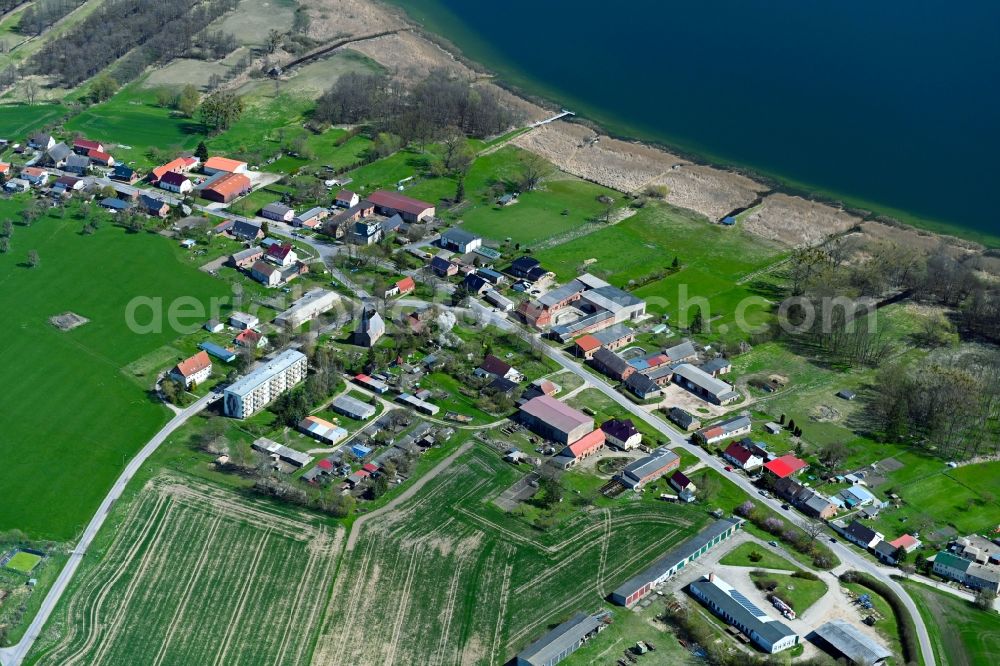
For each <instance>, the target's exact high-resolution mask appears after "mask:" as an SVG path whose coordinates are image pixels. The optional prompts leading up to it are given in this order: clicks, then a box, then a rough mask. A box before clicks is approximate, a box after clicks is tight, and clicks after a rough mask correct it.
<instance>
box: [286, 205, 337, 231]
mask: <svg viewBox="0 0 1000 666" xmlns="http://www.w3.org/2000/svg"><path fill="white" fill-rule="evenodd" d="M329 214H330V211H328V210H327V209H326V208H319V207H316V208H310V209H309V210H307V211H305V212H304V213H299V214H298V215H296V216H295V217H294V218H292V226H295V227H305V228H306V229H315V228H316V227H318V226H319V225H320V223H321V222H322V221H323V220H325V219H326V218H327V216H328V215H329Z"/></svg>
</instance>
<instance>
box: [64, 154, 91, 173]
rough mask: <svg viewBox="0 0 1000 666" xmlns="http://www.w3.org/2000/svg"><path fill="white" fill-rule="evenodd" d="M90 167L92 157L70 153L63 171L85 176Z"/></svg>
mask: <svg viewBox="0 0 1000 666" xmlns="http://www.w3.org/2000/svg"><path fill="white" fill-rule="evenodd" d="M89 168H90V158H89V157H87V156H85V155H70V156H69V157H67V158H66V162H65V163H64V164H63V166H62V169H63V171H67V172H69V173H74V174H76V175H78V176H83V175H85V174H86V173H87V170H88V169H89Z"/></svg>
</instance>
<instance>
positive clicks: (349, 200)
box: [333, 190, 361, 208]
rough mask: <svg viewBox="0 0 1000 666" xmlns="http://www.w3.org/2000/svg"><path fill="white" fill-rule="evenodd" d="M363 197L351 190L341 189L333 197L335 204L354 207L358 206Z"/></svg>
mask: <svg viewBox="0 0 1000 666" xmlns="http://www.w3.org/2000/svg"><path fill="white" fill-rule="evenodd" d="M360 201H361V198H360V197H359V196H358V195H357V194H355V193H354V192H351V191H350V190H341V191H340V192H337V195H336V196H335V197H333V205H335V206H337V207H339V208H352V207H354V206H357V205H358V203H359V202H360Z"/></svg>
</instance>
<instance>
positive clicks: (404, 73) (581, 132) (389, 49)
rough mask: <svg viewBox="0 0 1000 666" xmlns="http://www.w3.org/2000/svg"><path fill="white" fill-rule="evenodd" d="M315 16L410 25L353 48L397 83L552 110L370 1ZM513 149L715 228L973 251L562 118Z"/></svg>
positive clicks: (315, 10) (336, 3) (375, 25)
mask: <svg viewBox="0 0 1000 666" xmlns="http://www.w3.org/2000/svg"><path fill="white" fill-rule="evenodd" d="M304 4H305V6H306V7H307V8H308V10H309V12H310V16H311V17H312V19H313V23H312V29H311V34H310V36H311V37H313V38H315V39H318V40H333V39H334V38H341V39H342V38H344V37H345V36H356V35H364V34H371V33H372V32H376V31H379V30H388V29H401V28H411V29H410V30H406V31H405V32H400V33H398V34H394V35H389V36H386V37H380V38H377V39H372V40H369V41H365V42H361V43H358V44H355V45H352V46H351V47H350V48H352V49H353V50H355V51H358V52H360V53H362V54H364V55H366V56H367V57H369V58H371V59H372V60H374V61H375V62H378V63H379V64H380V65H382V66H383V67H385V68H386V69H387V70H388V71H389V72H391V73H392V75H393V76H394V77H395V78H397V79H399V80H401V81H406V80H409V81H412V80H415V79H418V78H421V77H423V76H424V75H426V73H427V72H429V71H430V70H432V69H435V68H445V69H447V70H449V71H451V72H452V73H453V74H454V75H456V76H461V77H465V78H469V79H470V80H476V81H477V82H478V83H477V85H481V86H488V87H490V88H493V89H494V90H495V91H497V92H498V94H501V95H502V96H503V97H504V98H505V99H507V100H508V101H509V103H511V104H513V105H516V106H518V107H519V108H521V109H523V110H524V112H525V113H526V115H527V117H528V118H529V119H531V120H540V119H542V118H545V117H547V116H548V115H551V112H552V107H550V108H543V106H541V105H539V104H536V103H534V102H532V101H529V100H527V99H524V98H522V97H520V96H518V95H516V94H514V93H513V92H511V91H510V90H508V89H507V88H505V87H503V86H500V85H497V84H496V83H494V82H493V81H492V80H491V79H490V77H489V76H488V75H485V74H484V71H485V70H484V68H483V67H482V66H481V65H479V64H478V63H477V64H474V65H473V66H470V64H467V63H466V61H465V59H464V58H463V57H462V56H461V54H460V53H459V52H458V51H457V49H456V50H455V52H454V53H453V52H452V49H454V48H455V47H454V46H452V45H450V44H449V43H448V42H447V40H446V39H443V38H439V37H438V36H436V35H435V36H428V35H426V34H425V32H424V30H423V29H422V28H421V27H419V26H416V25H415V24H413V23H412V22H410V21H409V20H408V19H407V18H406V17H405V16H404V14H403V13H402V11H401V10H399V9H397V8H395V7H389V6H386V5H384V4H382V3H380V2H378V1H377V0H307V1H306V2H305V3H304ZM514 144H515V145H517V146H519V147H521V148H523V149H525V150H529V151H531V152H534V153H537V154H539V155H541V156H543V157H545V158H546V159H548V160H549V161H551V162H552V163H553V164H555V165H556V166H558V167H559V168H560V169H562V170H563V171H565V172H567V173H570V174H573V175H575V176H578V177H580V178H585V179H587V180H590V181H593V182H596V183H600V184H602V185H605V186H607V187H610V188H612V189H615V190H618V191H620V192H627V193H638V192H641V191H642V190H643V189H644V188H646V187H647V186H649V185H666V186H667V188H668V190H669V194H668V197H667V200H668V202H669V203H671V204H673V205H675V206H678V207H680V208H686V209H689V210H692V211H695V212H696V213H699V214H701V215H704V216H705V217H706V218H707V219H708V221H709V222H712V223H714V222H717V221H719V220H720V219H721V218H722V217H723V216H725V215H727V214H729V213H730V212H731V211H734V210H738V209H742V208H746V207H748V206H751V205H752V206H753V207H752V209H751V210H749V211H748V212H746V213H745V214H744V215H742V216H741V224H742V226H743V227H744V228H745V229H746V231H748V232H750V233H753V234H755V235H758V236H761V237H763V238H766V239H768V240H772V241H776V242H779V243H783V244H785V245H787V246H790V247H804V246H810V245H816V244H818V243H821V242H823V240H824V239H826V238H829V237H830V236H832V235H837V234H842V233H845V232H847V231H848V230H851V229H857V230H859V233H860V234H862V235H864V236H868V237H870V238H871V240H873V241H875V240H883V239H884V240H890V241H891V242H896V243H905V244H913V245H914V246H915V247H918V248H921V249H922V250H924V251H927V249H928V248H930V247H936V246H937V244H938V243H940V242H945V243H947V244H949V245H952V246H954V249H955V251H956V253H961V254H968V253H973V254H979V253H981V252H982V251H983V247H982V246H980V245H979V244H977V243H974V242H972V241H966V240H962V239H958V238H954V237H951V236H945V235H941V234H935V233H933V232H930V231H924V230H922V229H917V228H914V227H909V226H907V225H888V224H884V223H882V222H878V221H874V220H871V219H866V218H862V217H860V216H858V215H855V214H852V213H850V212H848V211H846V210H844V208H843V207H841V206H837V205H833V204H829V203H825V202H819V201H812V200H807V199H805V198H803V197H801V196H796V195H791V194H787V193H782V192H775V191H771V187H770V186H769V185H767V184H765V183H763V182H760V181H758V180H755V179H753V178H751V177H749V176H747V175H744V174H741V173H737V172H735V171H731V170H727V169H723V168H719V167H716V166H712V165H709V164H704V163H699V162H696V161H693V160H692V159H690V158H685V157H681V156H678V155H676V154H673V153H671V152H669V151H667V150H664V149H661V148H659V147H655V146H650V145H647V144H643V143H640V142H633V141H624V140H620V139H615V138H612V137H610V136H607V135H606V134H602V133H598V132H595V131H594V130H593V129H590V128H589V127H587V126H585V125H583V124H580V123H574V122H563V121H559V122H556V123H552V124H550V125H545V126H543V127H539V128H536V129H534V130H531V131H530V132H527V133H525V134H522V135H521V136H519V137H517V138H516V139H515V140H514Z"/></svg>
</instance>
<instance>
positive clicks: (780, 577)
mask: <svg viewBox="0 0 1000 666" xmlns="http://www.w3.org/2000/svg"><path fill="white" fill-rule="evenodd" d="M750 577H751V578H753V579H754V580H767V581H774V582H776V583H777V584H778V587H776V588H775V589H774V594H776V595H777V596H778V598H779V599H781V600H782V601H784V602H786V603H787V604H788V605H790V606H791V607H792V609H793V610H794V611H795V612H796V613H797V614H799V615H801V614H802V613H805V612H806V611H807V610H809V607H810V606H812V605H813V604H814V603H816V602H817V601H819V599H820V597H822V596H823V595H824V594H826V592H827V590H828V589H829V588H828V587H827V586H826V583H824V582H823V581H822V580H807V579H805V578H796V577H795V576H790V575H788V574H776V573H764V574H762V575H755V574H753V573H751V574H750Z"/></svg>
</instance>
